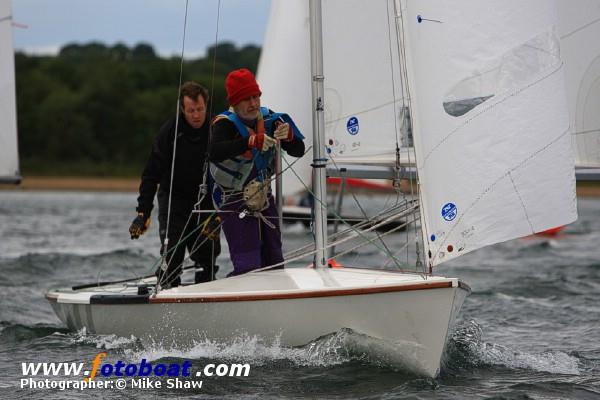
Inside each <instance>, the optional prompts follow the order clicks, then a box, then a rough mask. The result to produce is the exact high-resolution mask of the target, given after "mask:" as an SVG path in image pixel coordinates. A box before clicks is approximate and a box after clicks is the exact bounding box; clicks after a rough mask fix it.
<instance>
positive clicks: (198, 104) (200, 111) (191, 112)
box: [183, 96, 206, 129]
mask: <svg viewBox="0 0 600 400" xmlns="http://www.w3.org/2000/svg"><path fill="white" fill-rule="evenodd" d="M183 115H184V116H185V120H186V121H187V123H188V124H190V126H191V127H192V128H196V129H197V128H200V127H201V126H202V125H204V121H206V103H205V102H204V98H203V97H202V96H198V98H197V99H196V100H192V99H191V98H190V97H188V96H183Z"/></svg>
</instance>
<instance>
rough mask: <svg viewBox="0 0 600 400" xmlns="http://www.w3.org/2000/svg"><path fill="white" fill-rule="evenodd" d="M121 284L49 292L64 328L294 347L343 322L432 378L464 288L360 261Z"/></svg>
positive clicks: (162, 339)
mask: <svg viewBox="0 0 600 400" xmlns="http://www.w3.org/2000/svg"><path fill="white" fill-rule="evenodd" d="M117 286H118V288H117ZM275 288H279V289H275ZM109 290H113V293H117V290H119V292H118V294H115V295H108V294H109V293H110V292H107V291H109ZM127 290H129V294H128V293H127V292H123V285H122V284H121V285H115V286H112V289H111V287H110V286H109V287H106V286H105V287H100V288H91V289H84V290H79V291H73V290H55V291H50V292H49V293H48V294H47V298H48V299H49V300H50V302H51V304H52V306H53V308H54V310H55V311H56V313H57V315H58V316H59V318H60V319H61V320H62V321H63V322H64V323H65V324H66V325H67V326H68V327H69V328H70V329H73V330H79V329H82V328H85V329H86V331H87V332H90V333H97V334H116V335H118V336H125V337H129V336H131V335H134V336H136V337H139V338H142V339H144V340H151V341H153V342H154V343H158V344H160V345H163V346H187V345H190V344H192V343H193V342H194V341H195V340H202V339H212V340H218V341H227V339H228V338H232V337H234V336H238V335H243V334H247V335H256V336H258V337H261V338H265V339H276V338H277V340H280V342H281V344H282V345H285V346H299V345H304V344H307V343H310V342H311V341H313V340H314V339H317V338H319V337H321V336H324V335H327V334H330V333H334V332H338V331H340V330H342V329H344V328H349V329H352V330H353V331H355V332H357V333H360V334H364V335H367V336H369V337H371V338H374V339H378V343H379V344H380V345H382V346H384V348H386V349H388V348H389V353H390V354H393V355H394V356H395V358H396V360H397V362H399V363H400V364H401V365H402V366H403V367H404V368H405V369H407V370H409V371H412V372H414V373H416V374H419V375H423V376H429V377H434V376H435V375H437V373H438V372H439V366H440V360H441V357H442V354H443V351H444V348H445V344H446V340H447V336H448V334H450V333H451V328H452V325H453V322H454V319H455V317H456V314H457V313H458V311H459V310H460V307H461V305H462V302H463V300H464V298H465V296H466V295H467V293H468V287H466V286H465V285H463V284H459V282H458V280H456V279H448V278H441V277H431V276H430V277H427V278H426V279H425V278H423V277H422V276H420V275H413V274H401V273H394V272H384V271H376V270H359V269H327V270H323V271H321V270H314V269H286V270H276V271H265V272H260V273H251V274H246V275H243V276H240V277H235V278H228V279H222V280H218V281H215V282H211V283H206V284H199V285H190V286H185V287H180V288H176V289H171V290H164V291H161V292H160V294H159V295H157V296H137V295H136V291H137V289H136V288H129V289H127ZM107 295H108V296H107ZM99 296H105V297H104V298H101V297H99ZM144 299H145V300H144ZM135 301H138V302H141V301H144V302H143V303H140V304H133V302H135ZM103 303H104V304H103ZM109 303H112V304H109ZM119 303H120V304H119Z"/></svg>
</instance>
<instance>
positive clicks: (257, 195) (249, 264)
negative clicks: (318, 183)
mask: <svg viewBox="0 0 600 400" xmlns="http://www.w3.org/2000/svg"><path fill="white" fill-rule="evenodd" d="M225 89H226V91H227V100H228V101H229V104H230V106H231V107H230V109H229V111H225V112H224V113H222V114H220V115H218V116H217V117H216V118H215V119H214V121H213V129H212V132H211V137H210V141H211V144H210V150H209V152H210V161H211V163H210V172H211V177H212V179H213V183H214V184H213V201H214V202H215V206H216V207H217V208H218V209H219V210H220V211H221V213H220V214H221V218H222V220H223V223H222V228H223V232H224V233H225V237H226V239H227V243H228V244H229V253H230V255H231V261H232V263H233V272H232V273H231V274H230V275H239V274H243V273H246V272H249V271H252V270H254V269H258V268H262V267H266V266H270V265H278V266H279V267H280V268H281V267H283V254H282V250H281V231H280V227H279V221H278V217H277V209H276V207H275V201H274V199H273V196H272V194H271V190H270V179H271V178H272V175H273V173H274V145H275V144H276V143H277V142H279V143H281V148H282V150H283V151H285V152H287V153H288V154H289V155H291V156H293V157H301V156H303V155H304V142H303V139H304V137H303V136H302V134H301V133H300V131H299V130H298V128H297V127H296V125H295V124H294V122H293V121H292V119H291V118H290V117H289V116H288V115H287V114H280V113H276V112H273V111H272V110H269V109H268V108H264V107H261V104H260V96H261V94H262V93H261V91H260V88H259V86H258V83H257V82H256V79H255V78H254V75H253V74H252V72H250V71H249V70H248V69H246V68H242V69H238V70H235V71H232V72H231V73H229V75H227V78H226V79H225Z"/></svg>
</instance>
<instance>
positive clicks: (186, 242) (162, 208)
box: [157, 193, 221, 286]
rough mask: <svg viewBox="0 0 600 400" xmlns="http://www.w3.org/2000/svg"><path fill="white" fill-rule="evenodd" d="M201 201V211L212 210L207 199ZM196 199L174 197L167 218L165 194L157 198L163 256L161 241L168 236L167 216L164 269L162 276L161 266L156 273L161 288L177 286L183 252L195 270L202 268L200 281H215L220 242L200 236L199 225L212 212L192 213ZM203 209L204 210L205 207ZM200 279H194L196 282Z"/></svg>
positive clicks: (167, 198) (210, 203)
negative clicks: (165, 266) (203, 272)
mask: <svg viewBox="0 0 600 400" xmlns="http://www.w3.org/2000/svg"><path fill="white" fill-rule="evenodd" d="M206 197H207V198H208V200H206V198H205V199H204V201H203V202H202V210H209V209H212V208H213V206H212V201H211V199H210V196H206ZM196 201H197V200H196V199H195V198H181V197H175V196H173V198H172V199H171V213H170V216H169V213H168V209H169V196H168V193H159V195H158V225H159V236H160V242H161V255H164V254H165V249H164V241H165V237H166V236H167V217H168V216H169V218H170V221H169V224H168V225H169V226H168V230H169V231H168V237H169V243H168V248H167V256H166V262H167V270H166V271H163V273H162V276H161V275H159V274H161V270H160V267H159V269H158V270H157V276H159V278H160V280H161V285H163V286H165V284H167V285H169V286H177V285H178V284H179V282H180V279H179V276H180V275H181V271H182V265H181V264H182V263H183V260H184V259H185V253H186V249H187V252H188V254H189V255H190V259H191V260H192V261H193V262H194V265H195V266H196V267H202V268H203V270H204V271H205V274H206V275H207V277H205V278H204V279H201V281H207V280H212V279H214V274H215V273H216V268H218V267H216V265H215V262H216V258H217V256H218V255H219V254H220V253H221V243H220V240H219V238H218V236H217V238H216V239H215V240H209V239H207V238H206V237H205V236H204V235H202V234H201V231H202V228H201V225H202V224H203V223H204V221H205V220H206V219H207V218H209V217H210V216H211V213H194V214H192V210H193V209H194V204H195V203H196ZM205 206H206V207H205ZM198 279H199V277H198V276H197V277H196V281H198Z"/></svg>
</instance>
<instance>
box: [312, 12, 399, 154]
mask: <svg viewBox="0 0 600 400" xmlns="http://www.w3.org/2000/svg"><path fill="white" fill-rule="evenodd" d="M323 21H324V23H323V64H324V66H323V70H324V75H325V81H324V82H325V124H326V126H325V139H326V142H327V146H328V148H329V149H330V157H331V158H332V159H333V160H335V162H336V163H344V164H351V163H360V164H370V165H373V164H384V165H394V164H395V162H396V143H398V146H402V130H403V128H405V127H403V126H402V122H403V121H404V114H405V111H407V108H405V106H407V105H408V102H407V101H403V95H402V92H403V90H402V89H403V87H402V83H401V79H400V75H401V74H400V56H399V54H398V53H399V49H400V47H399V43H398V39H397V38H398V35H397V29H396V22H395V13H394V2H393V1H387V0H376V1H364V0H327V1H323Z"/></svg>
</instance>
